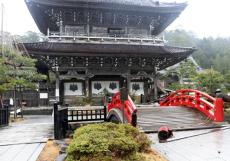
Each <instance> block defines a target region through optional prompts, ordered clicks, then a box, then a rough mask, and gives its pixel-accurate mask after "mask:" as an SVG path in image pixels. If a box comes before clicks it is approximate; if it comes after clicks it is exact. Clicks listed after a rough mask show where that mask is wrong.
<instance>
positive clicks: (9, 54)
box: [0, 48, 46, 99]
mask: <svg viewBox="0 0 230 161" xmlns="http://www.w3.org/2000/svg"><path fill="white" fill-rule="evenodd" d="M35 63H36V61H35V60H34V59H31V58H29V57H25V56H23V55H22V53H20V52H18V51H16V50H14V49H10V48H4V56H3V57H1V58H0V75H1V77H0V95H2V93H3V92H5V91H6V90H10V89H13V88H15V87H17V86H19V87H22V88H35V87H36V84H37V82H38V81H39V80H43V79H45V78H46V77H45V76H44V75H41V74H38V73H37V70H36V68H35ZM0 99H1V98H0Z"/></svg>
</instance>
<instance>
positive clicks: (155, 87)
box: [153, 67, 158, 100]
mask: <svg viewBox="0 0 230 161" xmlns="http://www.w3.org/2000/svg"><path fill="white" fill-rule="evenodd" d="M153 82H154V87H153V88H154V100H157V97H158V89H157V69H156V67H155V68H154V78H153Z"/></svg>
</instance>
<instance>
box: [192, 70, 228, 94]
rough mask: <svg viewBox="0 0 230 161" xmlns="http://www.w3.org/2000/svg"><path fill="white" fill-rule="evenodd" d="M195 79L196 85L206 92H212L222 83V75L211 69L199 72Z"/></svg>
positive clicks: (220, 86)
mask: <svg viewBox="0 0 230 161" xmlns="http://www.w3.org/2000/svg"><path fill="white" fill-rule="evenodd" d="M195 80H196V82H197V87H198V88H199V89H200V90H202V91H206V92H208V93H213V92H214V91H215V90H216V89H218V88H222V84H223V83H224V77H223V75H222V74H221V73H220V72H218V71H215V70H213V69H206V70H204V71H202V72H199V73H198V75H197V76H196V78H195Z"/></svg>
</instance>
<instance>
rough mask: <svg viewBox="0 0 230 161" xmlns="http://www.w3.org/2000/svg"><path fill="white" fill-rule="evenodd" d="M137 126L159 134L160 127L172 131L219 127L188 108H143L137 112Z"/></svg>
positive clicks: (196, 111)
mask: <svg viewBox="0 0 230 161" xmlns="http://www.w3.org/2000/svg"><path fill="white" fill-rule="evenodd" d="M137 116H138V117H137V124H138V126H139V128H140V129H141V130H143V131H145V132H148V131H155V132H157V131H158V129H159V128H160V126H163V125H166V126H168V127H169V128H171V129H177V130H180V129H191V128H192V129H196V128H207V127H215V126H219V124H216V123H214V122H213V121H212V120H210V119H209V118H207V117H206V116H205V115H204V114H202V113H201V112H199V111H198V110H196V109H193V108H186V107H144V106H143V107H141V108H138V111H137Z"/></svg>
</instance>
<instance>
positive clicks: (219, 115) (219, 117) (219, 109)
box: [214, 98, 224, 122]
mask: <svg viewBox="0 0 230 161" xmlns="http://www.w3.org/2000/svg"><path fill="white" fill-rule="evenodd" d="M214 106H215V111H214V116H215V121H216V122H223V121H224V108H223V106H224V102H223V100H222V98H216V100H215V102H214Z"/></svg>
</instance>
